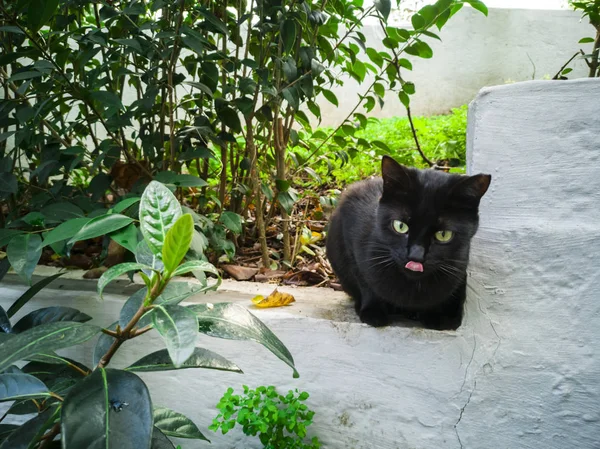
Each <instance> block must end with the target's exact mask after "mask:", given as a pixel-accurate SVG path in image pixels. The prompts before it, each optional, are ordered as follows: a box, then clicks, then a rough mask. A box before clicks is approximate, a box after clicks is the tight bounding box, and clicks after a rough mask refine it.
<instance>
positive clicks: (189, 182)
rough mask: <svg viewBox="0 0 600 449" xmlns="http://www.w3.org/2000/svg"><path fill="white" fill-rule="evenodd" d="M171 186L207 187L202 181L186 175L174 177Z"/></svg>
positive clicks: (196, 177)
mask: <svg viewBox="0 0 600 449" xmlns="http://www.w3.org/2000/svg"><path fill="white" fill-rule="evenodd" d="M173 184H175V185H176V186H177V187H205V186H207V185H208V183H207V182H206V181H205V180H204V179H202V178H199V177H198V176H194V175H186V174H181V175H176V176H175V178H174V179H173Z"/></svg>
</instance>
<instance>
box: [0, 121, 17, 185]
mask: <svg viewBox="0 0 600 449" xmlns="http://www.w3.org/2000/svg"><path fill="white" fill-rule="evenodd" d="M14 133H16V131H7V132H5V133H0V142H4V141H5V140H6V139H8V138H9V137H10V136H12V135H13V134H14ZM0 179H2V176H0ZM15 179H16V178H15ZM0 185H1V184H0Z"/></svg>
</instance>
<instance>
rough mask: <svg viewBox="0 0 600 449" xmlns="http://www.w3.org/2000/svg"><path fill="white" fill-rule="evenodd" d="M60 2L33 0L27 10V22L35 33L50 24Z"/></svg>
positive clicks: (54, 0)
mask: <svg viewBox="0 0 600 449" xmlns="http://www.w3.org/2000/svg"><path fill="white" fill-rule="evenodd" d="M58 3H59V0H31V3H29V8H28V10H27V22H28V24H29V28H30V29H31V31H33V32H34V33H35V32H36V31H38V30H39V29H40V28H42V27H43V26H44V25H47V24H48V22H49V21H50V19H51V18H52V16H53V15H54V12H55V11H56V8H57V7H58Z"/></svg>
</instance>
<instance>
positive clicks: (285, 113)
mask: <svg viewBox="0 0 600 449" xmlns="http://www.w3.org/2000/svg"><path fill="white" fill-rule="evenodd" d="M463 3H469V4H471V6H473V7H474V8H476V9H478V10H480V11H481V12H483V13H487V10H486V8H485V6H484V5H483V3H481V2H480V1H478V0H464V1H463V0H438V1H437V2H436V3H435V4H433V5H427V6H425V7H423V8H422V9H421V10H419V11H418V12H417V13H416V14H415V15H414V17H413V19H412V24H413V27H412V28H410V27H409V28H402V27H396V26H391V25H390V24H388V23H387V19H388V16H389V14H390V11H391V6H392V4H391V2H390V1H389V0H378V1H377V2H375V3H374V5H372V6H370V7H363V6H362V2H346V1H341V2H340V1H333V2H322V1H321V0H310V1H303V2H290V3H285V4H282V3H281V2H280V1H266V2H263V1H261V2H250V3H249V4H248V3H247V2H245V1H243V2H237V1H236V2H234V1H231V0H228V1H225V2H223V1H213V0H210V1H208V2H204V3H199V2H194V1H191V0H181V1H177V2H165V1H163V0H150V1H147V2H139V1H134V0H123V1H115V2H110V3H98V2H96V1H91V0H77V1H74V0H60V1H59V0H51V1H42V0H21V1H15V2H7V1H4V2H2V4H1V7H0V19H1V20H2V23H3V25H4V26H2V27H1V28H0V42H1V43H0V84H2V86H3V88H4V91H5V92H7V93H8V94H7V95H5V96H4V97H3V99H2V100H0V202H4V203H6V205H8V206H9V207H8V208H7V210H8V211H9V214H8V216H6V217H2V218H3V223H0V228H2V227H5V226H9V227H10V229H11V230H20V231H23V232H21V233H18V234H14V235H12V236H6V235H0V244H2V245H5V244H8V249H7V253H8V258H9V260H10V261H11V264H12V265H13V267H14V268H15V270H16V271H17V272H18V273H19V274H20V275H21V276H22V277H23V278H24V279H26V280H28V281H29V280H30V279H31V272H32V269H33V267H34V266H35V264H36V263H37V261H38V260H39V258H40V256H41V254H42V249H43V248H44V247H47V246H51V247H52V249H53V250H54V251H55V252H56V253H59V254H61V255H67V254H69V252H70V249H71V247H72V245H73V244H74V243H75V242H76V241H78V240H82V239H89V238H94V237H97V236H102V235H105V234H110V237H111V238H112V239H113V240H115V241H117V242H118V243H120V244H121V245H122V246H124V247H125V248H127V249H128V250H129V251H130V252H135V248H136V243H137V235H136V233H135V228H134V227H133V226H132V223H133V220H135V219H137V218H138V217H137V212H138V211H137V209H138V207H139V206H140V205H138V204H137V203H136V198H137V197H138V195H139V193H140V192H141V191H142V190H143V188H144V186H145V185H146V184H147V183H148V182H149V181H150V180H151V179H155V180H157V181H160V182H162V183H165V184H169V186H170V187H171V189H172V190H174V191H175V193H176V194H177V195H178V196H179V197H180V198H183V197H184V196H187V198H189V199H190V202H191V203H193V206H194V208H196V209H197V210H198V211H199V212H201V213H202V215H198V216H195V217H194V222H195V225H196V232H199V233H201V234H202V237H196V238H195V239H194V245H193V251H194V252H195V253H198V252H201V253H204V252H205V251H206V250H209V249H210V250H211V251H213V252H216V253H217V256H221V255H224V256H225V258H226V259H227V258H228V259H231V258H232V257H233V256H234V254H235V249H236V248H235V244H234V243H233V242H232V241H231V237H233V236H238V235H242V234H247V235H245V236H244V237H249V238H251V239H258V240H259V241H261V242H263V244H262V246H261V252H262V262H263V265H265V266H268V265H270V260H269V258H270V255H269V253H268V249H267V247H266V244H264V236H265V232H266V231H265V229H266V228H268V226H269V225H270V224H272V223H271V222H272V220H273V219H274V217H275V216H276V212H279V213H282V214H284V215H285V214H290V213H292V212H293V210H294V205H295V203H296V201H297V199H298V196H297V195H296V194H295V190H294V189H293V186H294V184H295V183H298V182H301V181H302V176H301V174H304V173H308V175H309V176H314V174H315V169H314V168H311V167H310V166H311V165H314V164H315V163H316V162H317V161H318V159H319V158H321V159H323V160H324V161H325V162H326V163H331V161H335V160H347V159H348V158H349V155H350V154H351V153H353V152H360V153H368V152H369V151H372V150H377V149H382V150H384V149H385V148H384V147H382V145H381V144H380V143H378V142H377V139H369V138H367V137H361V136H360V135H359V133H358V131H360V130H364V128H365V127H366V126H367V120H366V116H365V115H364V114H362V113H359V112H357V111H358V108H359V107H361V106H362V107H364V108H365V109H366V111H367V112H369V111H371V110H372V109H373V108H374V107H375V106H376V105H377V104H379V105H383V103H384V96H385V97H388V98H389V95H390V94H391V95H397V96H398V98H399V99H400V101H401V102H402V103H403V104H404V105H406V107H409V106H410V97H411V96H412V95H414V94H415V92H416V89H415V85H414V84H413V83H411V82H410V81H409V80H408V79H407V77H408V76H409V72H410V70H412V63H411V62H410V61H409V60H408V59H406V55H412V56H414V57H417V58H425V59H428V58H431V57H432V56H433V52H432V49H431V47H430V45H429V44H428V43H427V41H428V40H430V39H436V38H437V37H438V36H437V35H436V34H435V33H433V31H432V30H436V29H441V28H442V27H443V26H444V24H445V23H446V22H447V20H448V19H449V18H450V17H451V16H452V15H453V14H455V13H456V12H457V11H458V10H459V9H460V7H462V5H463ZM368 20H372V21H376V23H379V24H380V26H381V29H382V31H383V32H384V33H385V39H384V45H385V46H386V50H385V51H379V50H376V49H375V48H372V47H368V44H369V43H368V42H366V38H365V36H364V34H363V33H362V32H361V31H360V30H361V28H362V26H363V23H365V22H366V21H368ZM340 74H346V75H348V76H350V77H351V78H353V79H354V80H356V81H357V82H359V83H360V84H364V86H365V88H364V91H363V92H362V93H361V96H360V101H359V102H358V103H357V104H356V107H354V108H353V109H352V110H350V111H349V113H348V116H347V117H346V119H345V120H344V121H343V123H341V124H340V126H339V127H337V128H336V129H334V130H331V132H328V133H323V131H321V130H317V131H315V130H314V129H313V128H312V126H311V123H310V120H309V117H308V116H307V115H306V113H305V112H304V111H305V110H306V109H308V110H309V111H310V113H311V114H312V115H313V116H314V117H313V123H314V122H315V120H316V121H320V119H321V108H320V107H319V102H320V101H322V100H323V99H324V100H325V101H329V102H331V103H332V104H334V105H337V104H338V100H337V98H336V97H335V95H334V94H333V92H332V90H331V89H332V88H333V87H336V86H338V85H340V84H342V81H341V79H340V76H339V75H340ZM292 148H294V150H293V151H290V150H291V149H292ZM295 148H301V149H303V151H296V150H295ZM309 170H312V172H311V171H309ZM325 174H326V173H325ZM322 176H323V173H321V179H322ZM282 185H285V186H287V187H285V188H283V189H282V188H280V187H281V186H282ZM265 198H266V199H267V201H265ZM263 205H264V206H265V207H263ZM111 206H114V208H112V209H110V207H111ZM252 215H254V217H253V216H252ZM140 218H141V219H142V220H141V221H142V223H143V222H144V217H143V216H142V217H140ZM172 218H174V219H176V218H177V217H172ZM248 219H250V220H248ZM76 220H78V221H76ZM245 222H246V223H248V222H249V223H251V225H250V226H248V227H245V226H244V223H245ZM252 223H253V224H254V225H252ZM283 226H284V229H283V235H284V236H283V240H284V245H283V246H284V247H287V248H289V246H290V242H289V240H290V233H289V232H288V230H286V226H287V225H285V224H284V225H283ZM44 231H47V234H45V233H44ZM101 231H104V232H101ZM141 231H142V233H144V232H145V231H144V227H142V228H141ZM154 231H156V232H160V230H158V229H155V230H154ZM144 236H145V237H146V238H149V234H144ZM109 241H110V239H104V242H103V245H104V246H105V247H106V245H107V244H108V242H109ZM148 244H149V245H150V247H151V248H153V247H154V246H153V245H154V243H153V240H152V238H150V239H149V240H148ZM288 253H289V251H287V253H286V251H285V250H284V254H283V255H277V256H276V257H279V258H280V259H284V260H287V259H288V258H289V257H290V254H288ZM292 262H293V261H292Z"/></svg>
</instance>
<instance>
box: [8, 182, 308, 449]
mask: <svg viewBox="0 0 600 449" xmlns="http://www.w3.org/2000/svg"><path fill="white" fill-rule="evenodd" d="M107 217H117V218H119V216H118V214H113V215H107ZM140 217H146V218H142V220H141V221H142V222H141V227H142V231H143V236H144V240H143V241H142V242H141V243H140V245H141V244H142V243H143V244H144V245H145V246H143V247H142V251H140V253H139V254H137V256H138V259H139V260H140V262H130V263H123V264H120V265H116V266H114V267H112V268H110V269H109V270H107V271H106V272H105V273H104V274H103V276H102V277H101V278H100V280H99V281H98V289H97V291H98V295H101V294H102V290H103V289H104V288H105V287H106V286H107V285H108V284H109V283H110V282H111V281H112V280H114V279H115V278H116V277H117V276H118V275H119V274H122V273H125V272H128V271H140V274H141V275H142V277H143V279H144V281H145V282H146V287H145V288H143V289H141V290H140V291H139V292H136V293H135V294H134V295H133V296H132V297H131V298H130V299H129V300H128V301H127V302H126V303H125V304H124V305H123V308H122V310H121V313H120V321H119V322H115V323H113V324H111V325H109V326H107V327H105V328H101V327H98V326H92V325H90V324H87V323H86V322H87V321H88V320H90V319H91V318H92V317H90V316H88V315H86V314H84V313H81V312H80V311H78V310H76V309H72V308H69V307H59V306H51V307H45V308H41V309H37V310H34V311H32V312H30V313H28V314H26V315H25V316H23V317H22V318H21V319H20V320H18V321H16V323H12V322H11V318H12V317H13V315H14V314H15V313H16V312H17V311H18V310H19V309H20V308H21V307H22V306H23V305H25V304H26V303H27V302H28V301H29V300H30V299H31V298H32V297H33V296H34V295H35V294H36V293H38V292H39V291H40V290H41V288H43V287H44V286H46V285H48V284H49V283H50V282H51V281H52V280H54V279H56V278H57V277H58V276H59V275H56V276H53V277H51V278H48V279H44V280H43V281H40V282H38V283H37V284H35V285H34V286H33V287H31V288H29V290H28V291H27V292H25V293H24V294H23V295H22V296H21V297H20V298H19V299H17V301H16V302H15V303H14V304H13V305H12V306H11V307H10V308H9V310H8V312H5V311H4V309H2V308H0V331H1V332H0V402H2V401H15V403H14V404H13V406H12V407H11V408H10V409H9V411H8V413H7V415H5V417H6V416H8V417H9V418H10V417H11V416H12V415H22V414H29V413H33V414H36V416H35V417H34V418H33V419H31V420H30V421H28V422H26V423H25V424H23V425H22V426H6V425H3V426H2V427H0V441H2V440H4V441H3V442H2V443H0V448H3V449H4V448H7V449H8V448H10V449H19V448H23V449H26V448H35V447H40V446H39V445H40V443H41V442H42V441H52V440H53V439H54V438H56V437H58V436H59V435H60V441H61V442H62V446H61V447H62V449H81V448H84V447H85V448H102V449H105V448H120V449H126V448H131V449H141V448H146V449H151V448H154V449H161V448H167V449H171V448H174V447H175V446H174V445H173V443H172V442H171V441H170V437H177V438H193V439H200V440H206V441H208V440H207V439H206V437H205V436H204V435H203V434H202V432H201V431H200V429H199V428H198V427H197V426H196V424H194V423H193V422H192V421H191V420H190V419H189V418H187V417H186V416H184V415H182V414H180V413H178V412H176V411H173V410H170V409H167V408H164V407H157V408H154V409H153V406H152V400H151V397H150V392H149V391H148V388H147V387H146V385H145V383H144V382H143V381H142V379H141V378H140V377H138V375H137V374H135V373H134V371H145V372H153V371H165V370H176V369H195V368H204V369H215V370H221V371H232V372H237V373H241V369H240V368H238V367H237V366H236V365H235V364H234V363H232V362H230V361H229V360H227V359H225V358H224V357H222V356H220V355H219V354H216V353H214V352H212V351H210V350H208V349H204V348H197V347H196V337H197V336H198V333H199V332H203V333H205V334H209V335H211V336H213V337H218V338H236V339H238V340H253V341H256V342H258V343H261V344H262V345H263V346H264V347H265V348H267V349H268V350H270V351H271V352H272V353H273V354H274V355H275V356H277V357H279V358H280V359H282V360H283V361H284V362H285V363H287V364H288V365H289V366H290V367H291V368H292V370H293V374H294V376H296V377H297V375H298V374H297V371H296V368H295V366H294V361H293V359H292V356H291V354H290V353H289V351H288V350H287V348H286V347H285V346H284V345H283V343H281V341H280V340H279V339H278V338H277V337H276V336H275V335H274V334H273V333H272V332H271V331H270V330H269V329H268V328H267V327H266V326H265V325H264V324H263V323H262V322H261V321H259V320H258V319H257V318H256V317H254V316H253V315H252V314H251V313H250V312H248V311H247V310H246V309H245V308H242V307H240V306H237V305H234V304H216V305H212V304H203V305H193V306H187V307H184V306H182V305H179V303H180V302H181V301H183V300H184V299H185V298H187V297H188V296H190V295H191V294H194V293H198V292H201V291H207V290H214V289H216V288H217V287H218V285H219V283H220V279H219V278H218V271H217V270H216V269H215V267H214V266H213V265H211V264H210V263H209V262H206V261H205V260H202V257H203V254H201V253H200V254H197V256H198V258H197V259H191V260H187V261H186V260H185V259H184V257H186V254H187V252H188V248H189V246H190V244H191V241H192V235H193V233H194V232H195V231H194V220H193V218H192V217H191V216H190V215H189V214H186V213H184V211H183V210H182V208H181V206H180V205H179V203H178V202H177V200H176V198H175V197H174V196H173V194H172V193H171V192H170V191H169V189H168V188H167V187H166V186H164V185H163V184H160V183H158V182H156V181H153V182H152V183H150V184H149V186H148V187H147V188H146V189H145V190H144V193H143V194H142V197H141V201H140ZM148 217H152V218H153V219H152V220H151V219H149V218H148ZM158 223H160V226H159V225H158ZM86 229H87V230H86ZM90 229H92V227H88V228H85V227H84V228H83V229H82V231H84V232H91V231H90ZM26 235H30V234H26ZM31 235H35V234H31ZM138 246H139V245H138ZM163 259H164V260H163ZM163 262H164V263H163ZM141 270H144V271H146V273H147V274H145V273H143V271H141ZM187 272H194V274H196V275H198V276H200V274H202V276H201V279H202V282H203V283H202V284H201V286H200V287H198V286H196V288H193V287H191V286H189V285H188V284H187V283H185V282H176V283H171V279H172V278H173V276H176V275H178V274H184V273H187ZM207 274H208V275H212V276H217V279H216V280H208V279H207V277H206V275H207ZM150 331H157V332H158V334H159V335H160V336H161V337H162V338H163V340H164V342H165V344H166V346H167V349H166V350H160V351H155V352H152V353H150V354H148V355H146V356H144V357H142V359H140V360H139V361H137V362H136V363H134V364H133V365H131V366H130V367H128V368H125V369H113V368H107V365H109V364H110V363H111V360H112V358H113V356H114V355H115V354H116V352H117V351H118V350H119V348H120V347H121V345H122V344H123V343H124V342H126V341H128V340H132V339H134V338H136V337H138V336H140V335H142V334H144V333H146V332H150ZM98 333H101V335H100V338H99V339H98V340H97V342H96V345H95V348H94V351H93V362H94V366H93V367H87V366H85V365H83V364H81V363H79V362H77V361H75V360H71V359H67V358H63V357H60V356H58V355H57V354H56V353H55V351H57V350H59V349H64V348H69V347H71V346H74V345H78V344H81V343H83V342H86V341H88V340H89V339H91V338H92V337H94V336H96V335H98ZM23 360H27V361H30V362H29V363H27V364H26V365H24V366H23V367H22V368H21V369H19V368H17V367H16V366H15V365H14V363H17V362H20V361H23ZM5 417H3V418H2V419H0V421H1V420H3V419H4V418H5ZM57 443H58V442H57ZM41 447H48V445H47V444H46V443H42V446H41ZM52 447H54V446H52Z"/></svg>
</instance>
